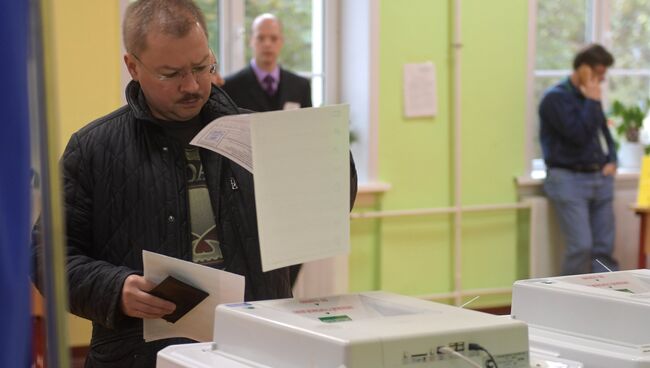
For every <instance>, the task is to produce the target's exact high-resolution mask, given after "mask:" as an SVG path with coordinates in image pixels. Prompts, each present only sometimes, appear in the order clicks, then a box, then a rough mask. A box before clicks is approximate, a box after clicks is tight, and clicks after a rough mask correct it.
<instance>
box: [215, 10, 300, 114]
mask: <svg viewBox="0 0 650 368" xmlns="http://www.w3.org/2000/svg"><path fill="white" fill-rule="evenodd" d="M251 28H252V29H251V30H252V34H251V39H250V46H251V49H252V50H253V59H252V60H251V62H250V64H249V65H248V66H247V67H245V68H244V69H242V70H240V71H239V72H237V73H235V74H233V75H230V76H228V77H226V79H225V84H224V85H223V86H222V88H223V89H224V90H225V91H226V92H227V93H228V94H229V95H230V97H232V99H233V100H234V101H235V103H236V104H237V106H239V107H243V108H246V109H250V110H253V111H273V110H289V109H296V108H301V107H311V86H310V84H309V80H308V79H306V78H303V77H301V76H298V75H296V74H294V73H292V72H290V71H288V70H286V69H283V68H281V67H280V65H279V64H278V57H279V56H280V51H281V50H282V46H283V44H284V37H283V35H282V24H281V23H280V21H279V20H278V19H277V18H276V17H275V16H274V15H272V14H262V15H260V16H258V17H257V18H255V20H254V21H253V26H252V27H251Z"/></svg>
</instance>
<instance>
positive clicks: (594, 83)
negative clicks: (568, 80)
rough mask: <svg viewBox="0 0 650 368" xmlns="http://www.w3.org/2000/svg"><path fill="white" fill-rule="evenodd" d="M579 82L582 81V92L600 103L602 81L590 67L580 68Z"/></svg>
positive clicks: (584, 65)
mask: <svg viewBox="0 0 650 368" xmlns="http://www.w3.org/2000/svg"><path fill="white" fill-rule="evenodd" d="M578 80H579V81H580V86H579V87H580V92H582V94H583V95H584V96H585V97H587V98H589V99H591V100H596V101H600V98H601V91H600V81H599V80H598V76H596V75H595V74H594V72H593V70H591V67H590V66H589V65H587V64H582V65H580V66H579V67H578Z"/></svg>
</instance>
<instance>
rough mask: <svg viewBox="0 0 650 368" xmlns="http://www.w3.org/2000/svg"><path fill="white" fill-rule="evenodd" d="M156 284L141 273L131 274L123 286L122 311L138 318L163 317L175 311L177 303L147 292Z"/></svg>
mask: <svg viewBox="0 0 650 368" xmlns="http://www.w3.org/2000/svg"><path fill="white" fill-rule="evenodd" d="M154 286H155V285H154V284H153V283H152V282H150V281H147V280H146V279H145V278H144V277H142V276H140V275H129V276H128V277H127V278H126V280H124V285H123V286H122V299H121V300H120V308H121V309H122V312H124V314H126V315H127V316H130V317H136V318H161V317H162V316H165V315H168V314H170V313H171V312H173V311H174V309H176V304H174V303H172V302H168V301H167V300H164V299H161V298H158V297H156V296H153V295H151V294H149V293H147V291H149V290H151V289H153V288H154Z"/></svg>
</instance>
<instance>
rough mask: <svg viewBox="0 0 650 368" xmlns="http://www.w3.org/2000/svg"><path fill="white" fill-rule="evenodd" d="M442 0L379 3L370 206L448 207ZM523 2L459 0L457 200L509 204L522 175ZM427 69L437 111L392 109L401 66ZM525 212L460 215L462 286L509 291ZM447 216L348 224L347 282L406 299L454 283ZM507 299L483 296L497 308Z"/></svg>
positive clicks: (448, 23) (520, 272) (447, 50)
mask: <svg viewBox="0 0 650 368" xmlns="http://www.w3.org/2000/svg"><path fill="white" fill-rule="evenodd" d="M452 7H453V1H430V0H410V1H409V2H408V6H405V3H404V2H399V1H394V0H381V1H380V9H379V12H380V19H379V27H380V32H379V160H378V164H379V178H378V179H379V180H380V181H383V182H387V183H390V184H391V186H392V188H391V189H390V190H389V191H388V192H387V193H385V194H384V195H383V197H382V198H381V200H380V201H379V202H378V203H377V204H375V205H374V206H372V208H357V209H356V211H363V210H373V209H374V210H376V209H383V210H397V209H400V210H403V209H416V208H430V207H449V206H452V205H453V200H454V181H453V180H454V172H453V162H454V157H453V151H454V146H453V142H454V137H453V120H452V119H453V116H452V105H451V104H452V103H453V101H452V84H453V80H452V78H453V69H452V63H453V50H452V48H451V46H450V45H451V42H452V41H451V36H452V35H451V32H452V30H453V26H454V25H453V21H452V19H453V14H452V10H453V9H452ZM527 7H528V4H527V2H524V1H511V0H493V1H489V2H487V1H480V0H473V1H468V0H465V1H462V9H461V13H462V20H461V23H462V31H461V32H462V43H463V47H462V55H461V75H462V76H461V87H460V88H461V104H462V110H461V117H462V131H461V140H462V164H461V165H462V173H463V175H462V186H461V194H462V204H463V205H482V204H500V203H513V202H515V201H516V199H517V198H516V197H517V196H516V188H515V184H514V177H515V176H516V175H518V174H521V173H522V172H523V170H524V128H525V106H526V101H525V95H526V85H525V84H526V56H527V31H528V8H527ZM424 61H432V62H433V63H434V64H435V66H436V77H437V84H438V85H437V91H438V115H437V116H436V117H435V118H426V119H405V118H404V117H403V116H402V111H403V106H402V66H403V65H404V64H405V63H413V62H424ZM526 216H527V214H526V213H525V211H515V210H508V211H501V212H489V213H464V214H463V220H462V224H463V225H462V240H463V249H462V255H463V256H462V261H461V262H462V270H463V289H475V288H501V287H509V286H511V285H512V282H513V281H514V280H516V279H518V278H522V277H525V276H526V270H527V257H528V255H527V250H526V246H527V227H526V226H521V225H519V224H521V223H524V224H525V219H526ZM453 229H454V223H453V216H452V215H427V216H418V217H396V218H385V219H382V220H369V219H355V220H353V222H352V253H351V257H350V275H351V278H350V289H351V291H361V290H369V289H383V290H389V291H394V292H399V293H403V294H408V295H422V294H433V293H445V292H449V291H451V290H453V273H454V268H453V264H454V260H453V253H452V252H453ZM507 302H509V295H506V296H504V297H497V298H485V297H484V298H482V303H483V304H484V305H487V304H504V303H507Z"/></svg>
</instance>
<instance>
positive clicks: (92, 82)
mask: <svg viewBox="0 0 650 368" xmlns="http://www.w3.org/2000/svg"><path fill="white" fill-rule="evenodd" d="M52 17H53V19H52V24H53V27H54V35H53V36H54V37H53V41H54V48H53V49H54V54H55V55H54V63H55V66H54V70H55V74H56V75H55V78H56V86H55V89H54V90H55V91H56V96H48V98H54V99H55V101H56V104H57V108H58V119H59V126H60V130H59V142H60V146H59V147H58V153H59V154H61V153H62V152H63V149H64V148H65V145H66V144H67V142H68V139H69V138H70V135H71V134H72V133H73V132H75V131H76V130H77V129H79V128H81V127H82V126H84V125H86V124H87V123H89V122H90V121H92V120H94V119H96V118H98V117H100V116H102V115H105V114H107V113H109V112H111V111H113V110H114V109H116V108H118V107H119V106H120V105H121V104H122V99H121V96H122V94H123V92H122V86H121V80H120V66H121V63H122V55H121V54H120V53H121V51H120V50H121V49H120V45H121V35H120V26H119V25H120V14H119V2H118V1H104V0H66V1H61V2H57V3H56V6H54V7H53V14H52Z"/></svg>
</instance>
